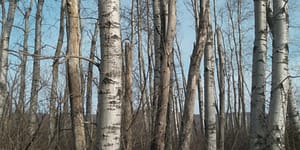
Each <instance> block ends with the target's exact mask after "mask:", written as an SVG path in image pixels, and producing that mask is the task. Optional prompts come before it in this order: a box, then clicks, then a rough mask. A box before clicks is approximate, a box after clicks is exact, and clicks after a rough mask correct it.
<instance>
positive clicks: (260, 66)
mask: <svg viewBox="0 0 300 150" xmlns="http://www.w3.org/2000/svg"><path fill="white" fill-rule="evenodd" d="M266 5H267V0H257V1H254V12H255V41H254V48H253V63H252V97H251V120H250V147H251V149H253V150H261V149H264V148H266V144H267V143H266V137H265V134H266V133H265V131H266V116H265V89H266V81H265V76H266V52H267V36H268V35H267V34H268V29H267V27H268V26H267V14H266V11H267V7H266Z"/></svg>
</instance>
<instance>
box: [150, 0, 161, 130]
mask: <svg viewBox="0 0 300 150" xmlns="http://www.w3.org/2000/svg"><path fill="white" fill-rule="evenodd" d="M160 2H161V1H160V0H153V2H152V7H153V24H154V35H153V38H154V41H153V42H154V55H155V64H154V86H153V88H154V91H153V101H152V125H153V126H152V130H153V131H152V135H155V133H154V126H155V120H156V113H157V107H158V106H157V104H158V98H159V91H160V89H159V84H160V67H161V66H160V65H161V60H160V57H161V43H160V42H161V40H160V38H161V35H160V34H161V15H160Z"/></svg>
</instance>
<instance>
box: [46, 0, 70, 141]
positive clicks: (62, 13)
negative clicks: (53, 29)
mask: <svg viewBox="0 0 300 150" xmlns="http://www.w3.org/2000/svg"><path fill="white" fill-rule="evenodd" d="M65 3H66V2H65V0H62V1H61V8H60V24H59V35H58V40H57V45H56V51H55V57H57V59H54V61H53V65H52V67H53V69H52V85H51V92H50V94H51V95H50V120H49V122H50V125H49V130H50V135H49V144H51V143H52V142H53V140H54V139H53V138H54V136H55V130H56V129H55V124H56V121H55V120H56V107H55V106H56V105H55V104H56V100H57V99H58V93H57V82H58V67H59V59H58V58H59V56H60V53H61V49H62V45H63V39H64V32H65V31H64V28H65V22H64V19H65V10H64V9H65ZM55 144H56V143H54V144H53V145H55ZM51 145H52V144H51Z"/></svg>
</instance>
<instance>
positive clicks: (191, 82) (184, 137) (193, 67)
mask: <svg viewBox="0 0 300 150" xmlns="http://www.w3.org/2000/svg"><path fill="white" fill-rule="evenodd" d="M195 4H196V3H195ZM194 7H197V6H194ZM197 15H198V14H197V12H195V16H197ZM208 17H209V1H207V0H203V1H201V3H200V16H199V17H196V18H199V19H200V23H199V27H196V28H195V30H196V45H195V46H194V49H193V54H192V57H191V62H190V67H189V74H188V82H187V89H186V99H185V104H184V113H183V117H182V121H181V129H180V136H179V138H180V140H179V142H180V144H179V147H178V148H179V149H181V150H184V149H190V147H189V146H190V141H191V133H192V125H193V120H194V104H195V95H196V88H197V81H198V80H199V70H200V62H201V58H202V55H203V51H204V47H205V43H206V41H207V29H208V21H209V19H208ZM195 22H198V21H197V19H195Z"/></svg>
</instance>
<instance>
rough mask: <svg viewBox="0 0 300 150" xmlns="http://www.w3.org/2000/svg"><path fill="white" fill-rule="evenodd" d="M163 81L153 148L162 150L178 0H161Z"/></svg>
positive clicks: (163, 146)
mask: <svg viewBox="0 0 300 150" xmlns="http://www.w3.org/2000/svg"><path fill="white" fill-rule="evenodd" d="M161 23H162V26H161V30H162V31H161V46H162V51H161V52H162V55H161V72H160V77H161V82H160V94H159V96H160V97H159V101H158V107H157V114H156V121H155V130H154V134H155V136H154V141H153V142H152V145H151V148H152V149H157V150H162V149H164V148H165V134H166V121H167V109H168V101H169V91H170V88H169V84H170V75H171V74H170V71H171V70H170V67H171V66H170V64H169V62H170V57H171V56H170V55H171V54H172V49H173V40H174V36H175V31H176V0H164V1H161Z"/></svg>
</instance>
